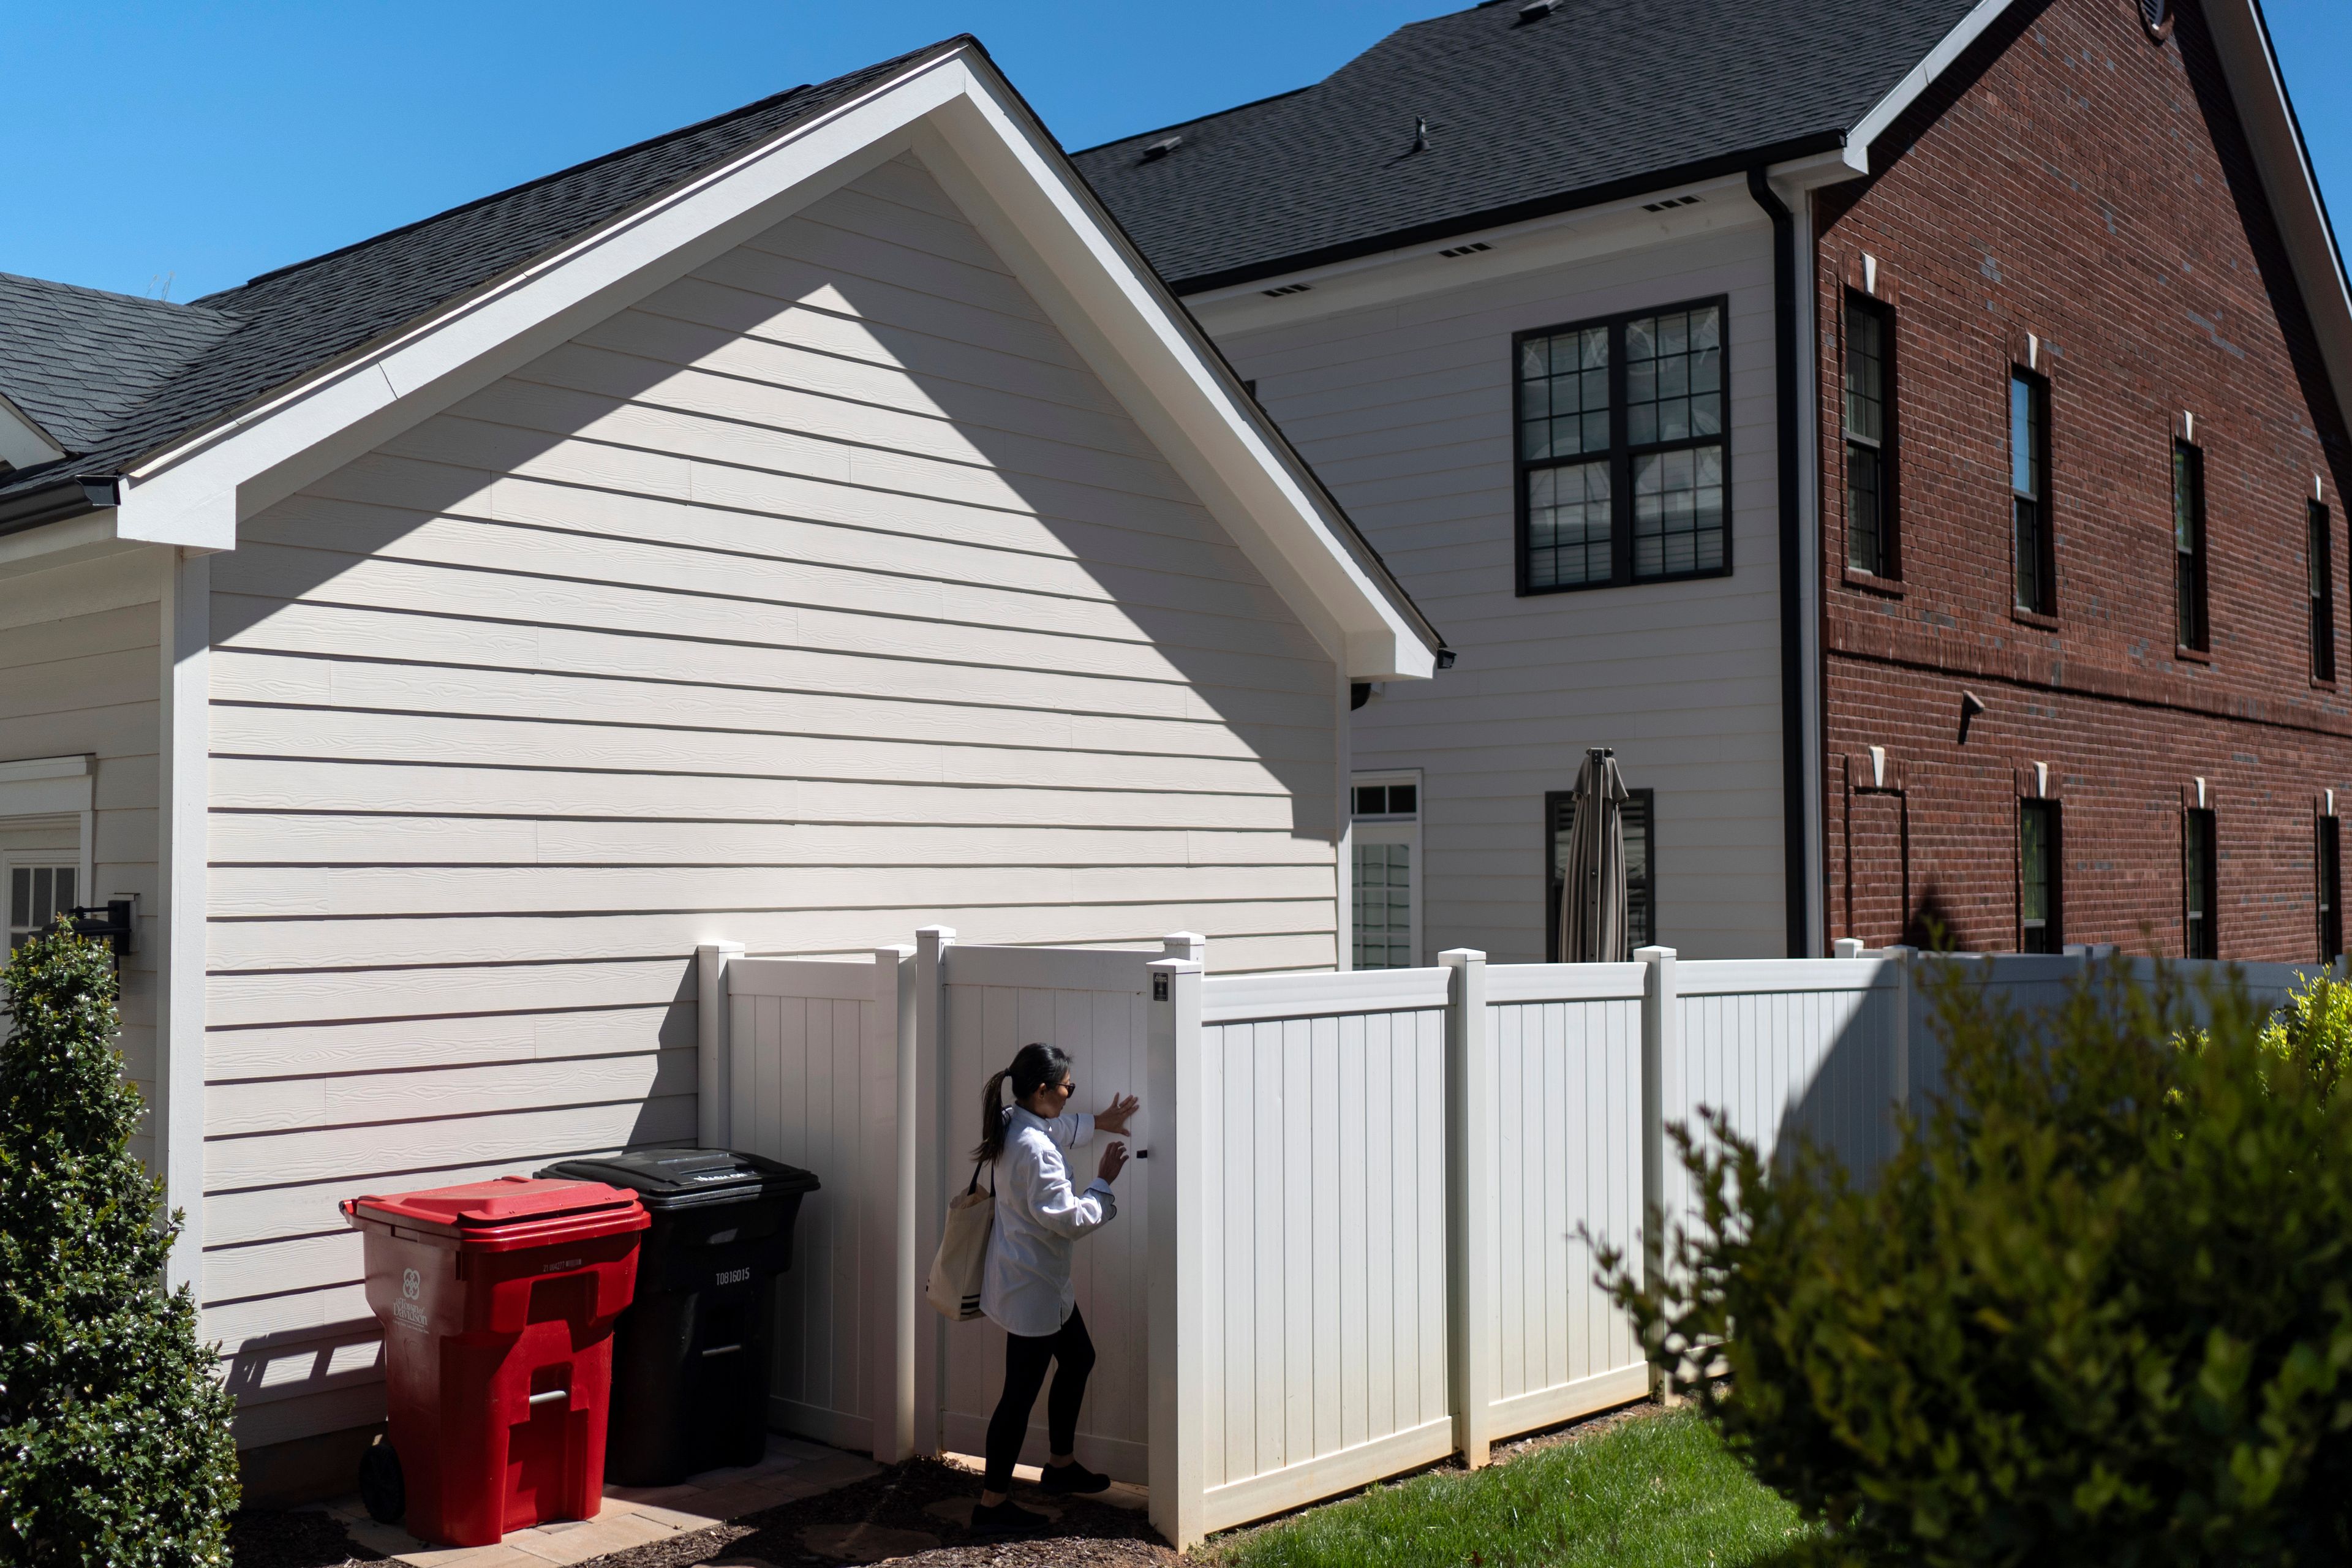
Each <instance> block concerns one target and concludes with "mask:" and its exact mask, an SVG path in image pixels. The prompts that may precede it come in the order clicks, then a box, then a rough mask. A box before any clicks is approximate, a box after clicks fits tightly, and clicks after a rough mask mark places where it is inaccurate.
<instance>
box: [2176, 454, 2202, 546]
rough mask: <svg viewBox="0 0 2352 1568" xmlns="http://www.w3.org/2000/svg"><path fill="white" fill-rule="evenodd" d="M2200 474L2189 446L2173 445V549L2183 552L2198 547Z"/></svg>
mask: <svg viewBox="0 0 2352 1568" xmlns="http://www.w3.org/2000/svg"><path fill="white" fill-rule="evenodd" d="M2196 489H2197V476H2196V473H2195V461H2194V459H2193V458H2191V456H2190V454H2189V448H2188V447H2182V446H2175V447H2173V448H2172V548H2173V549H2174V550H2176V551H2178V552H2179V553H2181V554H2183V555H2191V554H2194V553H2196V550H2197V497H2196Z"/></svg>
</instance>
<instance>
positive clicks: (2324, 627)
mask: <svg viewBox="0 0 2352 1568" xmlns="http://www.w3.org/2000/svg"><path fill="white" fill-rule="evenodd" d="M2306 521H2307V523H2308V526H2307V528H2306V529H2305V532H2306V533H2307V534H2308V535H2309V542H2308V543H2307V544H2306V545H2305V556H2304V559H2305V563H2306V567H2307V575H2308V577H2309V579H2310V585H2311V679H2314V680H2333V679H2336V569H2335V567H2334V566H2333V565H2331V564H2330V562H2331V561H2332V560H2333V558H2334V553H2335V552H2334V551H2333V550H2332V549H2331V548H2330V546H2331V544H2332V541H2331V540H2330V538H2329V533H2330V531H2332V530H2333V528H2334V526H2335V520H2334V519H2332V518H2330V517H2329V516H2328V515H2327V509H2326V507H2324V506H2322V505H2321V504H2320V503H2319V502H2317V501H2313V502H2312V503H2311V506H2310V510H2309V513H2308V515H2307V519H2306Z"/></svg>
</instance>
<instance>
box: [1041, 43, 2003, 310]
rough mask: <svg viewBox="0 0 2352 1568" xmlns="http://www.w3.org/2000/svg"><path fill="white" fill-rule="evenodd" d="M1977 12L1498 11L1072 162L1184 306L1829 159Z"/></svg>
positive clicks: (1379, 48) (1384, 46)
mask: <svg viewBox="0 0 2352 1568" xmlns="http://www.w3.org/2000/svg"><path fill="white" fill-rule="evenodd" d="M1972 8H1973V0H1786V3H1784V4H1780V5H1757V4H1755V0H1561V4H1559V5H1558V6H1557V7H1556V8H1554V9H1553V10H1552V11H1551V12H1550V13H1549V15H1544V16H1538V17H1536V18H1534V19H1532V20H1525V21H1523V20H1522V19H1521V16H1520V0H1495V3H1492V4H1488V5H1480V6H1478V7H1476V8H1475V9H1473V10H1468V11H1460V12H1455V13H1454V14H1453V15H1450V16H1439V17H1436V18H1434V19H1433V20H1431V21H1427V22H1418V23H1415V24H1413V25H1412V26H1406V27H1400V28H1398V29H1397V30H1396V31H1395V32H1393V33H1391V34H1390V35H1389V36H1388V37H1385V38H1383V39H1381V41H1380V42H1379V43H1377V44H1375V45H1373V46H1372V47H1370V49H1367V50H1366V51H1365V52H1364V53H1362V54H1360V55H1359V56H1357V57H1356V58H1354V59H1352V60H1350V61H1349V62H1348V63H1347V64H1346V65H1344V66H1342V67H1340V68H1339V69H1338V70H1336V71H1334V72H1332V73H1331V75H1329V76H1328V77H1326V78H1325V79H1323V80H1321V81H1320V82H1318V83H1316V84H1314V85H1313V86H1311V87H1307V88H1302V89H1299V90H1297V91H1296V92H1291V93H1287V94H1285V95H1283V96H1282V97H1279V98H1274V99H1267V100H1263V101H1261V102H1257V103H1252V104H1244V105H1243V106H1241V107H1240V108H1237V109H1232V110H1226V111H1224V112H1223V113H1221V114H1213V115H1210V116H1208V117H1206V118H1204V119H1202V120H1196V121H1191V122H1189V123H1187V124H1183V125H1174V126H1166V127H1162V128H1161V129H1160V130H1157V131H1150V132H1143V133H1142V134H1140V135H1136V136H1129V137H1127V138H1124V139H1122V140H1120V141H1118V142H1108V143H1106V144H1105V145H1103V146H1100V147H1096V148H1091V149H1089V150H1087V151H1086V152H1083V153H1077V154H1076V155H1075V160H1074V161H1075V162H1076V163H1077V165H1078V168H1079V171H1080V172H1081V173H1082V174H1085V175H1086V177H1087V181H1088V182H1089V183H1090V184H1093V186H1094V188H1095V190H1096V192H1097V194H1099V195H1101V197H1102V199H1103V202H1104V204H1105V205H1108V207H1109V208H1110V210H1111V211H1112V213H1113V214H1115V215H1116V216H1118V220H1119V223H1120V224H1121V225H1122V226H1124V227H1125V228H1126V229H1127V231H1128V233H1129V236H1130V237H1132V238H1133V239H1134V240H1135V242H1136V244H1137V245H1138V246H1139V247H1141V248H1142V250H1143V253H1144V254H1145V255H1146V256H1147V257H1149V258H1150V260H1151V263H1152V265H1153V266H1154V267H1155V268H1158V269H1159V271H1160V276H1161V277H1163V278H1165V279H1168V281H1169V282H1170V284H1171V285H1172V286H1173V287H1175V288H1176V289H1178V290H1180V291H1181V292H1193V291H1197V290H1199V289H1209V288H1216V287H1219V286H1222V285H1224V284H1229V283H1238V282H1243V281H1245V280H1248V279H1253V278H1259V277H1266V276H1270V275H1272V274H1274V273H1276V272H1282V271H1288V270H1291V269H1294V268H1297V267H1300V266H1306V265H1312V264H1315V263H1317V262H1321V261H1330V260H1339V259H1341V258H1344V257H1346V256H1349V255H1351V254H1363V253H1366V252H1370V251H1372V250H1378V249H1383V248H1386V247H1389V246H1391V245H1397V244H1403V243H1408V242H1409V241H1411V240H1414V239H1420V238H1431V237H1437V236H1439V235H1442V234H1446V233H1460V232H1463V231H1465V230H1467V229H1471V228H1477V227H1484V226H1489V225H1491V224H1494V223H1497V222H1509V221H1514V220H1515V219H1517V218H1521V217H1531V216H1538V214H1540V213H1542V212H1546V211H1559V210H1564V209H1566V208H1569V207H1572V206H1575V205H1581V204H1582V203H1583V202H1586V201H1592V200H1605V199H1609V198H1610V196H1611V195H1612V193H1614V192H1618V191H1623V192H1626V193H1627V194H1630V193H1631V192H1632V191H1633V190H1638V189H1642V188H1651V187H1654V186H1655V185H1657V184H1664V183H1667V182H1666V181H1664V180H1661V179H1660V178H1658V176H1660V175H1673V176H1676V177H1696V174H1697V173H1698V172H1699V171H1702V170H1709V169H1715V168H1719V169H1726V170H1727V169H1729V168H1733V167H1737V166H1738V165H1739V164H1740V163H1746V162H1752V161H1755V160H1756V159H1757V158H1759V156H1761V155H1769V156H1772V157H1776V158H1778V157H1792V156H1797V155H1800V154H1801V153H1807V152H1812V151H1825V150H1827V149H1829V148H1832V147H1836V146H1838V145H1840V144H1842V143H1843V140H1844V137H1845V133H1846V132H1848V131H1850V130H1852V129H1853V127H1854V126H1855V125H1856V124H1857V123H1858V122H1859V121H1861V120H1862V118H1863V117H1864V115H1865V114H1867V113H1868V112H1869V110H1871V109H1872V107H1873V106H1874V105H1875V104H1876V103H1877V102H1878V101H1879V100H1881V99H1883V98H1884V97H1885V95H1886V94H1887V93H1888V92H1889V91H1890V90H1892V89H1894V87H1895V85H1896V84H1897V83H1898V82H1899V81H1901V80H1902V79H1903V77H1904V75H1905V74H1906V72H1908V71H1909V70H1910V69H1911V68H1912V67H1914V66H1916V65H1917V64H1918V63H1919V62H1920V61H1921V60H1922V59H1924V58H1926V57H1927V54H1928V52H1929V51H1930V50H1931V49H1932V48H1933V47H1935V46H1936V44H1937V42H1939V41H1940V40H1941V39H1943V38H1944V37H1946V36H1947V35H1948V34H1949V33H1950V32H1951V31H1952V29H1953V28H1954V27H1956V26H1958V24H1959V22H1960V21H1961V19H1962V18H1963V17H1964V16H1967V14H1968V13H1969V10H1970V9H1972ZM1416 117H1418V118H1420V119H1423V120H1425V121H1427V122H1428V125H1429V135H1428V146H1427V148H1426V150H1424V151H1421V152H1414V151H1412V145H1413V137H1414V121H1415V119H1416ZM1171 134H1181V136H1182V138H1183V141H1182V142H1181V145H1179V146H1178V147H1177V148H1176V149H1175V150H1174V151H1173V152H1172V153H1168V154H1166V155H1165V156H1163V157H1159V158H1151V159H1147V158H1146V157H1145V156H1144V155H1143V150H1144V148H1145V147H1147V146H1148V145H1150V143H1152V142H1157V141H1160V140H1161V139H1162V138H1164V137H1167V136H1169V135H1171ZM1685 171H1688V172H1689V173H1688V174H1685V173H1683V172H1685Z"/></svg>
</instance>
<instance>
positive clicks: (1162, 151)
mask: <svg viewBox="0 0 2352 1568" xmlns="http://www.w3.org/2000/svg"><path fill="white" fill-rule="evenodd" d="M1182 145H1184V138H1182V137H1181V136H1162V137H1161V138H1160V140H1159V141H1157V142H1145V143H1144V144H1143V161H1144V162H1145V163H1154V162H1156V161H1158V160H1159V159H1161V158H1165V157H1166V156H1168V154H1169V153H1173V152H1174V151H1176V149H1177V148H1179V147H1181V146H1182Z"/></svg>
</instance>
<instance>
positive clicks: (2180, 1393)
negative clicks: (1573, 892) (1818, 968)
mask: <svg viewBox="0 0 2352 1568" xmlns="http://www.w3.org/2000/svg"><path fill="white" fill-rule="evenodd" d="M1940 967H1942V966H1933V965H1931V966H1930V972H1931V973H1932V972H1933V970H1934V969H1936V968H1940ZM1954 968H1955V971H1956V969H1957V966H1954ZM1934 988H1935V990H1936V991H1937V1019H1938V1027H1939V1029H1940V1031H1941V1032H1942V1034H1943V1036H1944V1037H1945V1040H1946V1043H1947V1049H1948V1066H1947V1077H1946V1090H1945V1093H1944V1094H1943V1096H1942V1097H1941V1098H1940V1099H1939V1100H1938V1101H1937V1103H1935V1104H1934V1105H1933V1106H1932V1107H1931V1108H1929V1109H1928V1110H1927V1111H1926V1113H1925V1115H1924V1116H1922V1117H1921V1118H1919V1119H1918V1120H1916V1121H1908V1122H1906V1130H1905V1131H1906V1136H1905V1138H1904V1140H1903V1142H1902V1143H1901V1146H1900V1149H1899V1152H1897V1153H1896V1154H1895V1156H1894V1157H1893V1158H1892V1160H1891V1161H1890V1163H1888V1164H1887V1165H1886V1166H1885V1167H1884V1168H1883V1169H1882V1170H1880V1171H1879V1172H1877V1173H1875V1174H1874V1176H1872V1177H1869V1178H1863V1179H1857V1178H1851V1177H1849V1175H1848V1173H1846V1172H1844V1171H1843V1170H1842V1169H1841V1168H1840V1167H1839V1166H1838V1165H1837V1164H1836V1163H1834V1162H1832V1160H1830V1159H1828V1158H1827V1157H1825V1156H1824V1155H1823V1154H1822V1153H1821V1152H1819V1151H1817V1150H1812V1149H1810V1148H1800V1149H1798V1150H1797V1151H1796V1152H1793V1153H1792V1154H1790V1155H1789V1156H1788V1157H1786V1158H1783V1159H1778V1160H1775V1161H1772V1162H1769V1163H1768V1162H1767V1161H1766V1160H1764V1159H1761V1158H1759V1154H1758V1152H1757V1150H1756V1149H1755V1148H1754V1147H1753V1146H1752V1145H1750V1144H1748V1143H1746V1142H1743V1141H1742V1140H1740V1139H1739V1138H1738V1137H1736V1136H1734V1135H1733V1133H1732V1131H1731V1130H1730V1129H1729V1127H1728V1126H1727V1125H1726V1124H1725V1123H1724V1122H1723V1121H1721V1120H1720V1119H1719V1118H1716V1119H1713V1120H1711V1121H1710V1123H1709V1124H1708V1125H1707V1126H1706V1128H1704V1129H1702V1130H1701V1131H1700V1132H1699V1133H1698V1135H1697V1136H1693V1135H1692V1134H1691V1132H1690V1131H1689V1130H1684V1131H1682V1133H1681V1135H1680V1137H1679V1140H1678V1141H1679V1142H1680V1143H1681V1145H1682V1148H1683V1161H1684V1164H1685V1168H1686V1169H1687V1170H1688V1171H1689V1172H1690V1173H1691V1174H1692V1175H1693V1177H1694V1178H1695V1182H1696V1193H1697V1198H1696V1214H1695V1215H1694V1216H1693V1217H1692V1220H1691V1222H1690V1223H1689V1224H1688V1225H1686V1226H1679V1227H1677V1229H1676V1233H1675V1237H1674V1240H1673V1242H1672V1244H1671V1247H1670V1248H1669V1255H1668V1258H1667V1259H1666V1268H1665V1269H1664V1279H1663V1281H1662V1283H1661V1286H1660V1288H1659V1289H1655V1290H1651V1289H1644V1288H1643V1285H1642V1283H1641V1281H1640V1280H1639V1279H1637V1278H1636V1277H1635V1276H1634V1275H1633V1273H1631V1272H1630V1271H1628V1270H1626V1269H1625V1268H1623V1260H1622V1258H1615V1257H1611V1258H1606V1259H1604V1268H1606V1269H1609V1270H1611V1271H1612V1279H1611V1281H1610V1283H1611V1286H1612V1291H1613V1293H1614V1294H1615V1296H1616V1298H1617V1300H1619V1302H1620V1304H1621V1305H1622V1306H1623V1307H1625V1308H1626V1309H1627V1310H1629V1311H1630V1313H1631V1314H1632V1316H1633V1321H1634V1322H1635V1325H1636V1327H1637V1328H1638V1329H1639V1331H1641V1332H1642V1334H1643V1336H1644V1342H1645V1343H1647V1344H1648V1345H1649V1346H1650V1347H1651V1352H1650V1353H1651V1356H1652V1360H1653V1363H1654V1364H1655V1365H1656V1366H1657V1367H1658V1368H1659V1369H1660V1370H1661V1372H1662V1373H1663V1375H1664V1381H1665V1383H1666V1384H1667V1385H1668V1387H1669V1388H1670V1389H1672V1390H1674V1391H1675V1392H1677V1393H1682V1394H1688V1395H1690V1396H1691V1397H1693V1398H1694V1399H1696V1401H1697V1402H1698V1403H1699V1404H1700V1405H1702V1406H1703V1407H1704V1408H1705V1409H1706V1412H1707V1413H1708V1415H1710V1416H1711V1417H1712V1418H1713V1419H1714V1420H1715V1421H1717V1423H1718V1424H1719V1425H1720V1426H1721V1429H1722V1431H1723V1433H1724V1436H1725V1437H1726V1438H1727V1441H1728V1442H1729V1444H1730V1445H1731V1447H1732V1448H1733V1449H1734V1451H1735V1452H1737V1453H1738V1454H1739V1455H1740V1456H1741V1457H1742V1458H1744V1459H1745V1460H1746V1461H1747V1463H1748V1465H1749V1466H1750V1467H1751V1468H1752V1469H1753V1470H1754V1472H1755V1474H1756V1475H1757V1476H1758V1477H1759V1479H1761V1480H1763V1481H1764V1482H1765V1483H1766V1484H1768V1485H1769V1486H1771V1487H1774V1488H1776V1489H1779V1490H1780V1492H1782V1493H1783V1494H1784V1495H1786V1496H1787V1497H1789V1498H1790V1499H1791V1500H1794V1501H1795V1502H1796V1503H1797V1504H1798V1505H1799V1506H1800V1508H1801V1510H1803V1511H1804V1512H1805V1513H1806V1514H1807V1515H1808V1517H1810V1518H1811V1519H1813V1520H1816V1521H1822V1522H1823V1523H1825V1524H1826V1525H1827V1526H1829V1530H1828V1531H1827V1532H1826V1539H1827V1540H1828V1541H1829V1542H1831V1543H1832V1544H1831V1546H1830V1547H1829V1548H1828V1550H1829V1551H1830V1552H1832V1554H1833V1555H1837V1556H1840V1557H1843V1558H1846V1559H1849V1560H1858V1561H1869V1562H1889V1563H1892V1562H1903V1563H1928V1564H1955V1565H1957V1564H1987V1563H2000V1564H2013V1563H2015V1564H2021V1563H2037V1564H2038V1563H2068V1564H2076V1563H2113V1564H2131V1565H2143V1564H2145V1565H2151V1568H2153V1565H2162V1564H2185V1563H2234V1564H2257V1563H2270V1564H2290V1563H2293V1564H2311V1563H2345V1562H2347V1561H2352V1090H2344V1091H2339V1090H2338V1083H2339V1079H2340V1067H2341V1064H2343V1063H2344V1062H2345V1061H2346V1060H2347V1045H2352V994H2347V991H2346V990H2345V988H2344V987H2341V986H2330V985H2319V986H2315V987H2313V988H2311V989H2310V990H2308V991H2306V992H2305V994H2303V995H2301V996H2300V997H2298V998H2297V1001H2296V1005H2294V1007H2293V1008H2291V1009H2289V1010H2288V1012H2287V1014H2286V1015H2285V1016H2284V1017H2282V1018H2279V1019H2271V1018H2268V1017H2266V1016H2265V1012H2264V1010H2263V1009H2262V1008H2260V1007H2257V1006H2254V1005H2252V1004H2251V1003H2250V1002H2249V1001H2248V999H2247V998H2246V997H2245V995H2244V994H2242V992H2240V991H2237V990H2235V989H2231V990H2228V991H2224V992H2221V993H2219V994H2213V995H2211V996H2210V997H2208V998H2207V999H2206V1000H2207V1003H2208V1005H2207V1007H2206V1008H2204V1009H2200V1012H2203V1013H2206V1014H2209V1015H2210V1016H2209V1017H2208V1018H2207V1019H2206V1022H2205V1025H2204V1026H2203V1027H2201V1028H2198V1029H2191V1028H2189V1012H2190V1010H2189V1008H2188V1007H2187V1006H2185V1005H2184V1003H2185V1002H2186V1001H2187V998H2184V997H2183V996H2182V995H2181V994H2179V992H2178V991H2177V990H2176V989H2175V988H2174V986H2173V985H2172V983H2171V982H2170V980H2169V979H2168V978H2166V977H2163V976H2162V975H2159V978H2158V982H2157V984H2156V985H2155V986H2154V987H2153V988H2150V989H2142V988H2139V987H2137V986H2135V985H2134V984H2132V982H2131V979H2130V976H2129V972H2128V970H2127V969H2126V967H2125V966H2123V965H2121V964H2117V965H2114V966H2108V967H2105V968H2102V969H2099V970H2097V971H2095V973H2092V974H2091V975H2089V976H2087V977H2086V978H2085V979H2084V982H2083V983H2082V984H2080V985H2079V986H2077V987H2076V988H2075V989H2074V992H2073V994H2071V996H2070V998H2069V1000H2068V1001H2067V1002H2066V1004H2065V1005H2063V1007H2062V1008H2059V1009H2057V1010H2055V1011H2054V1012H2053V1013H2052V1014H2050V1015H2048V1016H2040V1017H2036V1018H2032V1019H2028V1018H2026V1017H2023V1016H2019V1015H2018V1014H2016V1013H2014V1012H2012V1011H2011V1010H2009V1009H2008V1008H2006V1007H2005V1006H2003V1005H2000V1004H1999V1003H1997V1002H1995V1001H1992V1000H1990V999H1989V998H1988V997H1986V996H1985V995H1984V994H1982V993H1981V992H1980V991H1979V990H1978V989H1977V988H1975V987H1973V986H1971V985H1969V984H1968V983H1967V982H1966V981H1965V980H1964V979H1962V978H1961V977H1960V976H1959V975H1958V973H1956V972H1954V973H1947V975H1946V976H1945V978H1944V979H1943V980H1942V981H1940V982H1937V983H1934ZM1702 1363H1706V1364H1702ZM1726 1371H1727V1372H1728V1373H1730V1376H1729V1378H1728V1380H1723V1379H1721V1378H1720V1377H1718V1376H1715V1375H1711V1374H1717V1373H1723V1372H1726Z"/></svg>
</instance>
